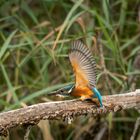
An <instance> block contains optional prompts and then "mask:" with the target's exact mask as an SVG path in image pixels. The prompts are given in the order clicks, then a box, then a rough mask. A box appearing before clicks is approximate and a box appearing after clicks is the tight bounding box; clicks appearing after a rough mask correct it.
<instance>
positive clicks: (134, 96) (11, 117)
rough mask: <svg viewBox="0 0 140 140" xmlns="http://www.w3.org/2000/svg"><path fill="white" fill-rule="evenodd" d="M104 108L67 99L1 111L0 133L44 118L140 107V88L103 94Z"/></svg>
mask: <svg viewBox="0 0 140 140" xmlns="http://www.w3.org/2000/svg"><path fill="white" fill-rule="evenodd" d="M103 105H104V107H103V108H100V107H97V106H96V105H95V104H93V102H89V101H88V102H86V101H80V100H77V99H76V100H67V101H57V102H47V103H40V104H36V105H32V106H28V107H25V108H21V109H17V110H12V111H8V112H3V113H0V135H6V132H7V130H9V129H10V128H13V127H16V126H18V125H32V124H37V123H38V122H39V121H40V120H42V119H49V120H52V119H62V120H67V121H68V123H70V122H71V120H72V119H73V118H74V117H76V116H80V115H88V114H90V115H93V116H96V115H98V114H105V113H108V112H111V111H113V112H116V111H119V110H124V109H129V108H136V107H137V108H138V107H140V89H139V90H136V91H134V92H130V93H124V94H117V95H108V96H103Z"/></svg>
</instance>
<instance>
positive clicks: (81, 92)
mask: <svg viewBox="0 0 140 140" xmlns="http://www.w3.org/2000/svg"><path fill="white" fill-rule="evenodd" d="M71 95H72V96H75V97H82V96H84V97H87V98H90V97H92V96H93V92H92V90H90V89H89V88H88V87H84V88H83V87H78V88H75V89H74V90H73V91H72V93H71Z"/></svg>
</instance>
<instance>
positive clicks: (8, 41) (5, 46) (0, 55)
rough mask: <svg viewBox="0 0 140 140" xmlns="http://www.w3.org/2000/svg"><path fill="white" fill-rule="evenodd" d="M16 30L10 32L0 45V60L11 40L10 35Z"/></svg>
mask: <svg viewBox="0 0 140 140" xmlns="http://www.w3.org/2000/svg"><path fill="white" fill-rule="evenodd" d="M16 32H17V30H15V31H14V32H12V33H11V34H10V36H9V37H8V38H7V39H6V40H5V42H4V44H3V45H2V47H1V49H0V60H1V59H2V57H3V55H4V54H5V52H6V51H7V49H8V46H9V44H10V41H11V39H12V37H13V36H14V35H15V33H16Z"/></svg>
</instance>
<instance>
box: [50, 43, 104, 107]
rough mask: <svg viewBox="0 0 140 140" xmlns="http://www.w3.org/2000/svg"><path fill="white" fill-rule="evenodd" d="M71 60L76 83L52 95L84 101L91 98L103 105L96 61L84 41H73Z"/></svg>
mask: <svg viewBox="0 0 140 140" xmlns="http://www.w3.org/2000/svg"><path fill="white" fill-rule="evenodd" d="M69 60H70V63H71V66H72V68H73V72H74V75H75V84H71V85H68V86H66V87H64V88H61V89H59V90H57V91H55V92H53V93H52V95H54V94H57V96H73V97H79V99H80V100H82V101H84V100H91V101H93V102H95V103H96V104H97V105H98V106H100V107H103V104H102V96H101V93H100V92H99V90H98V89H97V88H96V76H97V74H96V63H95V60H94V58H93V55H92V53H91V51H90V50H89V49H88V47H87V46H86V45H85V44H84V43H83V42H82V41H80V40H76V41H73V42H72V45H71V49H70V51H69Z"/></svg>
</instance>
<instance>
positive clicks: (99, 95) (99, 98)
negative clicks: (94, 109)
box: [92, 87, 103, 107]
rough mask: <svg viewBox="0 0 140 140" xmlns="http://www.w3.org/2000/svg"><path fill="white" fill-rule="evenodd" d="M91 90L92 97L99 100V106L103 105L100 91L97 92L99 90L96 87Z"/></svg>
mask: <svg viewBox="0 0 140 140" xmlns="http://www.w3.org/2000/svg"><path fill="white" fill-rule="evenodd" d="M92 91H93V92H94V97H96V98H98V100H99V102H100V106H101V107H103V103H102V96H101V93H100V92H99V90H97V88H95V87H94V88H92Z"/></svg>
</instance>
